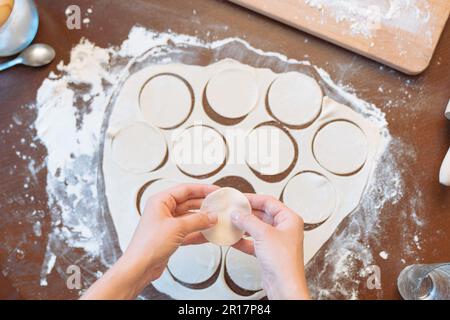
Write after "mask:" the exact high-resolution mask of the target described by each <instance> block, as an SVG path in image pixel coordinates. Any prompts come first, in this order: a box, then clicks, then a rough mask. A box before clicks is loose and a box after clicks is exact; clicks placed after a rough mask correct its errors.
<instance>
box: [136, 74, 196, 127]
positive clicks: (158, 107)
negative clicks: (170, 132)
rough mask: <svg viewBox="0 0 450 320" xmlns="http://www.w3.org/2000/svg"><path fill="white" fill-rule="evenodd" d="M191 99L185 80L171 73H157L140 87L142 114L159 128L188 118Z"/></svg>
mask: <svg viewBox="0 0 450 320" xmlns="http://www.w3.org/2000/svg"><path fill="white" fill-rule="evenodd" d="M192 99H193V97H192V94H191V91H190V89H189V87H188V84H187V83H186V82H185V80H183V79H182V78H180V77H178V76H176V75H171V74H162V75H157V76H155V77H154V78H152V79H150V80H149V81H148V82H147V83H146V84H145V86H144V87H143V88H142V92H141V95H140V105H141V110H142V116H143V117H144V119H145V120H146V121H147V122H149V123H152V124H153V125H155V126H157V127H159V128H162V129H170V128H175V127H177V126H179V125H181V124H182V123H183V122H184V121H185V120H186V119H187V118H188V116H189V113H190V112H191V110H192Z"/></svg>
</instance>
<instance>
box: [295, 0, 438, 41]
mask: <svg viewBox="0 0 450 320" xmlns="http://www.w3.org/2000/svg"><path fill="white" fill-rule="evenodd" d="M300 1H304V2H305V3H306V4H307V5H309V6H310V7H312V8H315V9H317V10H320V11H321V12H322V14H327V15H331V16H332V17H333V18H334V19H335V20H336V22H338V23H339V22H346V23H349V24H350V32H351V33H352V34H357V35H362V36H364V37H367V38H370V37H372V36H373V34H374V33H375V32H376V30H377V29H379V28H380V25H381V24H384V25H388V26H391V27H395V28H399V29H401V30H404V31H408V32H410V33H417V34H419V33H422V34H425V35H427V36H430V35H431V32H430V30H427V25H428V22H429V20H430V4H429V2H428V1H427V0H300Z"/></svg>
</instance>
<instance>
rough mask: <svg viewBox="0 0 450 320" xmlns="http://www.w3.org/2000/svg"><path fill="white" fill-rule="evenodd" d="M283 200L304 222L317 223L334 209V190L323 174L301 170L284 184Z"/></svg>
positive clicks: (323, 219) (325, 218)
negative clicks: (301, 171)
mask: <svg viewBox="0 0 450 320" xmlns="http://www.w3.org/2000/svg"><path fill="white" fill-rule="evenodd" d="M283 202H284V204H285V205H286V206H287V207H289V208H291V209H292V210H294V211H295V212H297V214H298V215H300V216H301V217H302V218H303V221H304V222H305V224H318V223H322V222H324V221H325V220H327V219H328V218H329V217H330V216H331V215H332V214H333V212H334V211H335V209H336V190H335V189H334V187H333V185H332V184H331V182H330V181H329V180H328V179H327V178H326V177H324V176H323V175H321V174H319V173H315V172H303V173H300V174H298V175H296V176H294V177H293V178H292V179H291V180H289V182H288V183H287V184H286V187H285V188H284V190H283Z"/></svg>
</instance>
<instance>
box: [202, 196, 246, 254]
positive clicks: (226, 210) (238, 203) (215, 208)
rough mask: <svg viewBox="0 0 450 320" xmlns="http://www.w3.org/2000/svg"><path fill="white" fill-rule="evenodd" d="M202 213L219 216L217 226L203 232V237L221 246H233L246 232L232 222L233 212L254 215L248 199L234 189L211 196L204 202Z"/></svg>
mask: <svg viewBox="0 0 450 320" xmlns="http://www.w3.org/2000/svg"><path fill="white" fill-rule="evenodd" d="M200 211H203V212H207V213H214V214H216V215H217V218H218V221H217V224H216V225H215V226H214V227H212V228H210V229H208V230H205V231H203V235H204V236H205V238H206V239H207V240H208V241H210V242H212V243H214V244H217V245H219V246H231V245H233V244H235V243H236V242H238V241H239V240H240V239H241V238H242V236H243V235H244V231H242V230H241V229H239V228H237V227H236V226H235V225H234V224H233V223H232V222H231V214H232V213H233V212H239V213H240V214H243V215H246V214H252V208H251V206H250V203H249V202H248V199H247V197H246V196H244V194H242V193H241V192H240V191H238V190H236V189H233V188H221V189H219V190H217V191H215V192H213V193H211V194H209V195H208V196H207V197H206V198H205V200H203V203H202V206H201V208H200Z"/></svg>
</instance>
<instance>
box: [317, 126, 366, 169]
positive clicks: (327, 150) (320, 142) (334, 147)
mask: <svg viewBox="0 0 450 320" xmlns="http://www.w3.org/2000/svg"><path fill="white" fill-rule="evenodd" d="M313 148H314V155H315V156H316V159H317V161H318V162H319V163H320V164H321V165H322V166H323V167H324V168H325V169H327V170H329V171H330V172H332V173H335V174H341V175H346V174H351V173H354V172H357V171H358V170H359V169H361V168H362V166H363V165H364V163H365V162H366V159H367V149H368V146H367V138H366V136H365V135H364V132H363V131H362V130H361V129H360V128H358V126H356V125H355V124H353V123H351V122H349V121H333V122H330V123H329V124H327V125H325V126H324V127H323V128H322V129H320V130H319V132H318V133H317V136H316V138H315V139H314V145H313Z"/></svg>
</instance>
